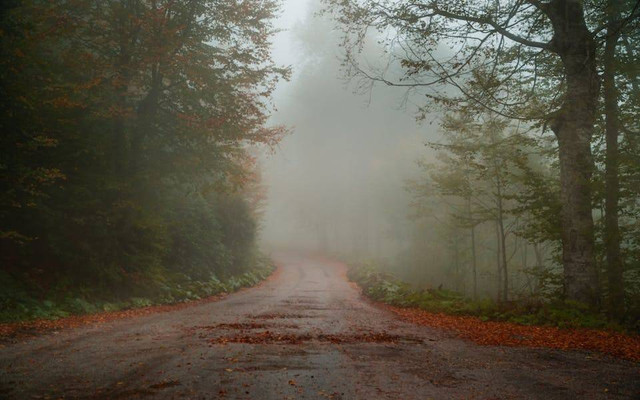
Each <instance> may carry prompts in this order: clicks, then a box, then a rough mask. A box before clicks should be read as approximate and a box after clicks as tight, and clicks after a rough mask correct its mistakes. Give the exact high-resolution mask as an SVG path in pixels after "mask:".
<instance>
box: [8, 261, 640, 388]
mask: <svg viewBox="0 0 640 400" xmlns="http://www.w3.org/2000/svg"><path fill="white" fill-rule="evenodd" d="M277 259H278V261H279V263H280V266H281V267H280V272H279V274H278V275H277V277H276V278H275V279H272V280H270V281H268V282H267V283H266V284H264V285H262V286H261V287H259V288H255V289H250V290H246V291H243V292H240V293H237V294H234V295H231V296H229V297H227V298H225V299H224V300H222V301H219V302H212V303H206V304H200V305H196V306H193V307H189V308H185V309H181V310H177V311H172V312H166V313H159V314H154V315H148V316H143V317H137V318H131V319H126V320H119V321H114V322H110V323H106V324H102V325H99V326H94V327H84V328H79V329H74V330H68V331H63V332H60V333H58V334H51V335H47V336H42V337H39V338H37V339H32V340H29V341H27V342H25V343H19V344H13V345H9V346H6V347H4V348H2V349H0V398H9V399H38V398H52V399H56V398H65V399H135V398H141V399H156V398H157V399H183V398H184V399H218V398H221V399H256V400H263V399H366V400H372V399H393V400H400V399H403V400H404V399H545V400H551V399H625V398H639V396H638V395H639V394H640V379H639V378H640V366H639V365H638V364H636V363H631V362H625V361H619V360H614V359H610V358H606V357H603V356H599V355H593V354H592V355H589V354H587V353H581V352H559V351H553V350H533V349H515V348H501V347H480V346H476V345H474V344H471V343H468V342H465V341H462V340H458V339H455V338H453V337H451V336H450V334H448V333H446V332H442V331H438V330H435V329H429V328H425V327H419V326H414V325H412V324H408V323H405V322H402V321H400V320H398V319H397V318H396V317H395V316H393V315H390V314H388V313H387V312H385V311H383V310H380V309H378V308H376V307H374V306H372V305H370V304H368V303H367V302H366V301H364V300H363V299H362V298H361V297H360V295H359V294H358V292H357V290H356V289H354V288H353V287H352V286H351V285H350V284H349V283H348V282H347V281H346V280H345V279H344V270H343V268H342V266H341V265H339V264H336V263H331V262H328V261H323V260H320V259H313V258H305V257H302V256H294V255H281V256H279V257H278V258H277Z"/></svg>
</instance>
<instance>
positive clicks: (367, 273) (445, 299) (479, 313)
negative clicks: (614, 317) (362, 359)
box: [348, 264, 637, 331]
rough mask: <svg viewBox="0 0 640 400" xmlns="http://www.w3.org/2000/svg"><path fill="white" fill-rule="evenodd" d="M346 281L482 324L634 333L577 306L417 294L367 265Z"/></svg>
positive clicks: (388, 298)
mask: <svg viewBox="0 0 640 400" xmlns="http://www.w3.org/2000/svg"><path fill="white" fill-rule="evenodd" d="M348 277H349V279H350V280H352V281H353V282H355V283H357V284H358V285H359V286H360V287H361V288H362V290H363V292H364V294H365V295H367V296H368V297H370V298H371V299H373V300H376V301H379V302H383V303H386V304H389V305H393V306H396V307H412V308H419V309H422V310H425V311H429V312H433V313H443V314H448V315H465V316H475V317H479V318H480V319H481V320H483V321H507V322H512V323H517V324H521V325H546V326H555V327H559V328H596V329H613V330H629V331H635V330H636V328H637V327H622V326H620V325H619V324H615V323H612V322H610V321H607V319H606V318H605V316H603V315H600V314H597V313H593V312H590V311H589V310H587V309H586V308H585V307H583V306H582V305H580V304H576V303H571V302H564V301H555V302H540V301H538V302H534V301H518V302H509V303H507V304H498V303H496V302H494V301H493V300H491V299H485V300H481V301H472V300H470V299H467V298H465V297H464V296H462V295H460V294H458V293H455V292H452V291H449V290H434V289H427V290H416V289H415V288H413V287H411V286H410V285H409V284H407V283H405V282H402V281H400V280H398V279H397V278H395V277H393V276H392V275H390V274H387V273H384V272H381V271H379V270H378V269H377V268H376V267H375V266H372V265H368V264H352V265H350V266H349V271H348Z"/></svg>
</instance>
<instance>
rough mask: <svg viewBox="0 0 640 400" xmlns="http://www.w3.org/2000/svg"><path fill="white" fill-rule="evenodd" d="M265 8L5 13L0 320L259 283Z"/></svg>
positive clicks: (60, 7) (20, 6)
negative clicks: (258, 156)
mask: <svg viewBox="0 0 640 400" xmlns="http://www.w3.org/2000/svg"><path fill="white" fill-rule="evenodd" d="M277 7H278V6H277V4H276V2H275V1H263V0H255V1H253V0H252V1H242V2H235V1H231V2H230V1H173V0H171V1H144V0H128V1H103V0H100V1H97V0H80V1H4V2H2V6H1V8H0V43H1V44H0V48H1V50H0V51H1V56H0V102H1V106H0V129H1V130H2V139H1V140H2V143H1V150H0V154H1V155H0V169H1V183H0V193H1V194H0V196H1V197H0V204H1V206H0V227H1V228H0V229H1V231H0V246H1V250H0V257H1V263H2V267H1V269H0V282H1V283H0V309H2V313H1V315H0V318H1V319H4V320H11V319H23V318H33V317H51V316H61V315H67V314H68V313H70V312H71V313H77V312H90V311H97V310H101V309H113V308H119V307H127V306H130V305H146V304H150V303H152V302H174V301H180V300H184V299H192V298H198V297H202V296H206V295H210V294H214V293H218V292H220V291H222V290H227V289H229V288H232V289H233V288H235V287H237V286H241V285H243V284H247V283H254V282H255V281H256V280H257V279H258V278H260V277H261V276H262V275H264V273H265V271H264V268H268V266H266V265H265V266H263V268H262V269H259V268H258V269H257V270H256V267H257V266H259V265H262V264H264V262H263V261H261V257H260V255H259V253H258V251H257V247H256V235H257V230H258V224H259V214H260V213H261V207H262V203H263V201H264V197H265V188H264V185H263V184H262V183H261V177H260V172H259V170H258V168H257V162H256V157H255V154H254V153H255V151H256V150H255V149H256V146H258V145H263V146H268V147H273V146H274V145H275V144H276V143H277V142H278V141H279V140H280V138H281V137H282V136H283V135H284V134H286V133H287V130H286V129H285V128H283V127H279V126H276V127H268V126H267V119H268V117H269V114H270V112H271V109H272V107H271V100H270V98H271V93H272V91H273V89H274V87H275V85H276V83H277V82H278V81H279V80H281V79H287V77H288V75H289V70H288V69H286V68H280V67H278V66H276V65H275V64H274V63H273V61H272V60H271V55H270V40H271V37H272V35H273V33H274V28H273V27H272V19H273V18H274V15H275V13H276V11H277Z"/></svg>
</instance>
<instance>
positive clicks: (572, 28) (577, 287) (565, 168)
mask: <svg viewBox="0 0 640 400" xmlns="http://www.w3.org/2000/svg"><path fill="white" fill-rule="evenodd" d="M546 12H547V15H548V16H549V18H550V19H551V21H552V24H553V28H554V36H553V40H552V41H551V49H552V51H554V52H555V53H557V54H558V55H559V56H560V57H561V59H562V63H563V66H564V71H565V76H566V87H567V89H566V97H565V99H564V104H563V106H562V108H561V110H560V112H559V113H558V114H557V115H556V116H555V118H554V119H553V121H552V123H551V129H552V130H553V131H554V133H555V134H556V136H557V138H558V148H559V159H560V184H561V200H562V259H563V264H564V284H565V288H564V289H565V295H566V297H567V298H568V299H570V300H575V301H578V302H581V303H585V304H588V305H590V306H597V305H598V303H599V285H598V274H597V270H596V267H595V261H594V252H593V247H594V246H593V244H594V237H593V216H592V214H591V212H592V207H591V192H592V191H591V175H592V171H593V166H594V163H593V158H592V154H591V138H592V136H593V131H594V124H595V120H596V109H597V100H598V93H599V86H600V80H599V77H598V73H597V71H596V47H595V42H594V40H593V37H592V35H591V32H589V30H588V29H587V26H586V24H585V19H584V10H583V8H582V1H580V0H555V1H552V2H551V3H548V6H547V9H546Z"/></svg>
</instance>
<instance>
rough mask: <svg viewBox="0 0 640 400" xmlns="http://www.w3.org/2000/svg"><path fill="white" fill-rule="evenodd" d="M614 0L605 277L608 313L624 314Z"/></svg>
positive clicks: (607, 89) (607, 82) (608, 64)
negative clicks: (619, 210)
mask: <svg viewBox="0 0 640 400" xmlns="http://www.w3.org/2000/svg"><path fill="white" fill-rule="evenodd" d="M616 3H617V2H616V1H613V0H609V4H608V10H607V14H608V21H607V22H608V24H609V27H608V29H607V36H606V40H605V49H604V72H603V75H602V78H603V79H602V83H603V87H604V109H605V118H606V126H605V141H606V145H607V148H606V153H605V189H606V191H605V214H604V220H605V232H604V233H605V234H604V238H605V248H606V251H605V252H606V256H607V277H608V284H609V304H608V306H609V313H610V314H611V315H612V316H613V317H617V318H619V317H621V316H622V315H623V314H624V281H623V277H622V274H623V271H624V265H623V260H622V256H621V254H620V227H619V225H618V199H619V195H620V183H619V181H618V173H619V168H618V137H619V133H620V122H619V116H618V97H619V93H618V90H617V88H616V82H615V75H616V74H615V66H616V65H615V64H616V61H615V56H616V46H617V45H618V40H619V39H620V21H619V11H618V7H617V4H616Z"/></svg>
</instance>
